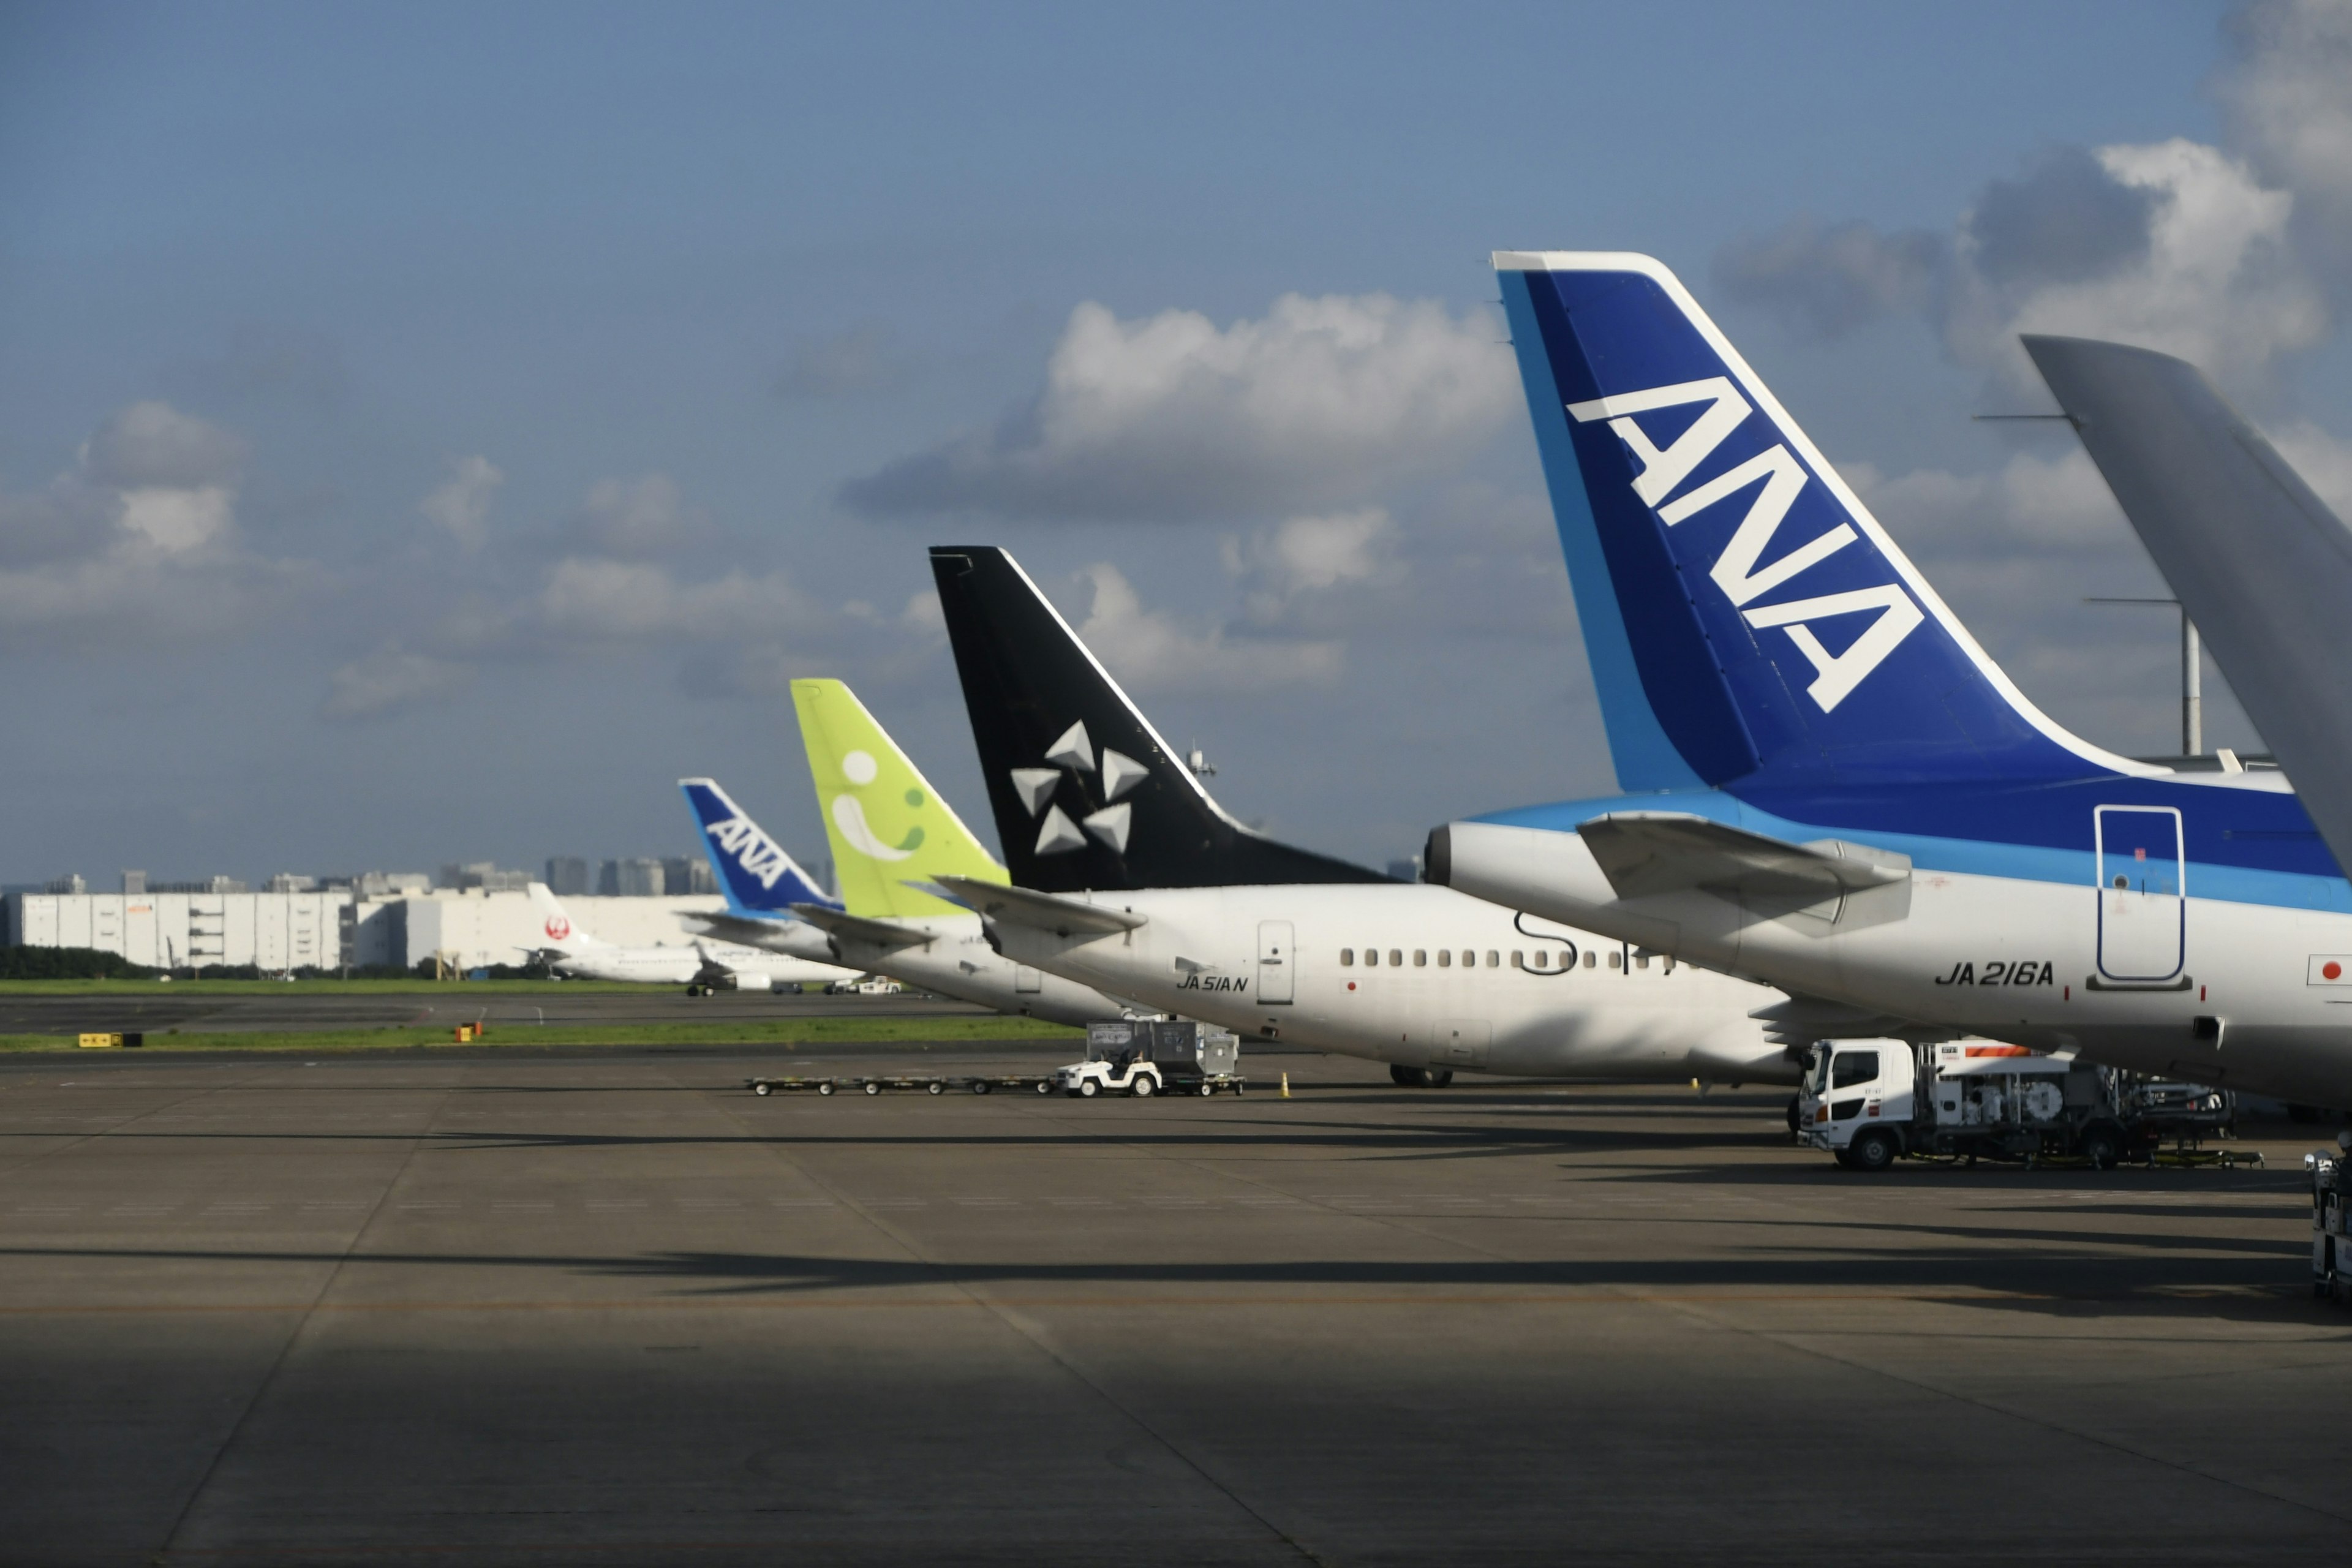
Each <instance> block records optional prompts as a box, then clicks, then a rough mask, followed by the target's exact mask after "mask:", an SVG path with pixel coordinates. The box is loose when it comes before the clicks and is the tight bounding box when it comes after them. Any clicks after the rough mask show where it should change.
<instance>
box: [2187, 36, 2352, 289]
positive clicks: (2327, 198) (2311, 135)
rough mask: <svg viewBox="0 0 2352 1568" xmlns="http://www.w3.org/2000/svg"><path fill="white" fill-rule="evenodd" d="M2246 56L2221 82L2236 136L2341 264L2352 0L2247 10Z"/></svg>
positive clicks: (2349, 201) (2350, 175)
mask: <svg viewBox="0 0 2352 1568" xmlns="http://www.w3.org/2000/svg"><path fill="white" fill-rule="evenodd" d="M2231 30H2232V31H2233V32H2234V33H2235V35H2236V37H2237V43H2238V49H2239V58H2238V59H2237V61H2236V62H2235V63H2234V64H2233V65H2232V66H2231V68H2229V69H2228V70H2226V71H2225V72H2224V73H2223V74H2222V76H2221V81H2220V84H2219V86H2220V89H2221V100H2222V103H2223V105H2224V106H2225V107H2226V108H2227V109H2228V110H2229V111H2230V117H2231V132H2232V140H2233V141H2234V142H2236V143H2237V144H2238V145H2239V146H2242V147H2243V148H2244V149H2246V151H2247V152H2248V153H2249V155H2250V156H2252V159H2253V160H2254V162H2255V163H2256V165H2257V166H2258V167H2259V168H2261V169H2262V170H2263V173H2264V174H2266V175H2268V176H2269V177H2270V178H2271V179H2273V181H2275V182H2276V183H2277V184H2281V185H2283V186H2284V187H2285V188H2286V189H2288V190H2291V191H2293V192H2294V194H2295V198H2296V201H2297V204H2298V205H2299V207H2300V209H2301V210H2300V214H2299V216H2301V217H2302V218H2303V219H2304V220H2305V226H2308V227H2309V228H2311V229H2314V230H2315V231H2316V238H2317V240H2318V243H2319V245H2320V246H2321V247H2323V248H2325V249H2327V250H2331V251H2332V252H2333V253H2334V256H2335V258H2336V260H2337V261H2339V262H2340V261H2343V260H2345V259H2347V258H2352V0H2266V3H2263V4H2258V5H2246V6H2243V7H2242V8H2241V9H2240V11H2239V12H2238V14H2237V16H2235V17H2234V18H2233V21H2232V28H2231Z"/></svg>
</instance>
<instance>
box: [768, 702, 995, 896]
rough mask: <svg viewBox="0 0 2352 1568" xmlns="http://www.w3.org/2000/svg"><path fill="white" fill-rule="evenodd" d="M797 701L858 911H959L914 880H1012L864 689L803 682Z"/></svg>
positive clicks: (844, 878) (837, 857) (842, 878)
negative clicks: (893, 734)
mask: <svg viewBox="0 0 2352 1568" xmlns="http://www.w3.org/2000/svg"><path fill="white" fill-rule="evenodd" d="M793 707H794V708H795V709H797V710H799V712H800V716H801V740H802V741H803V743H805V744H806V745H807V747H808V760H809V777H810V779H811V780H812V781H813V782H814V784H815V785H816V805H817V810H818V811H819V812H820V813H822V814H823V815H824V832H825V837H826V839H827V841H828V842H829V843H830V844H831V845H832V847H833V868H834V876H835V879H836V880H837V881H838V883H839V885H840V888H841V900H842V902H843V904H844V905H845V906H846V907H847V909H848V911H849V912H850V913H851V914H853V915H868V916H872V917H875V918H877V919H890V918H893V917H898V918H904V917H908V916H916V915H942V914H955V913H959V912H961V911H960V910H958V909H957V907H956V906H955V905H953V904H950V903H947V902H945V901H943V900H940V899H937V898H934V897H932V896H931V895H930V894H929V893H924V892H919V891H917V890H916V889H913V888H910V887H908V885H907V884H908V883H909V882H927V881H929V880H930V879H932V878H934V877H941V876H952V877H971V878H975V879H980V880H983V881H990V882H1002V881H1003V880H1005V874H1004V868H1003V867H1002V866H999V865H998V864H997V863H996V859H995V858H994V857H993V856H992V855H990V854H989V852H988V850H987V847H985V846H983V845H982V843H981V842H980V840H979V839H977V838H974V837H972V836H971V829H970V828H969V827H966V826H964V825H963V820H962V818H961V817H959V816H956V814H955V811H954V809H953V808H952V807H950V805H948V803H947V802H945V801H943V800H941V799H940V797H939V795H938V794H937V792H935V791H934V790H933V789H932V788H931V784H930V781H929V779H926V778H925V777H923V775H922V773H921V772H920V770H919V769H918V768H917V767H916V766H915V764H914V763H911V762H909V761H908V759H907V753H906V752H902V751H900V750H899V749H898V742H896V741H893V740H892V739H890V737H889V735H888V734H887V732H886V731H884V730H883V728H882V726H881V725H879V724H877V723H876V722H875V721H874V715H873V714H871V713H868V712H867V711H866V704H864V703H863V702H860V701H859V700H857V694H856V692H853V691H852V690H850V689H849V688H848V687H846V686H845V685H843V684H842V683H841V682H840V681H838V680H795V681H793Z"/></svg>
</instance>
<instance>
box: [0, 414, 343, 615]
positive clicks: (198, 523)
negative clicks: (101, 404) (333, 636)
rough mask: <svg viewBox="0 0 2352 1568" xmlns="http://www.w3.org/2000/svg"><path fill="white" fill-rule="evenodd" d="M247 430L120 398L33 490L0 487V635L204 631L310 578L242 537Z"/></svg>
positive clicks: (249, 611) (299, 567)
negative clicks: (69, 462)
mask: <svg viewBox="0 0 2352 1568" xmlns="http://www.w3.org/2000/svg"><path fill="white" fill-rule="evenodd" d="M245 458H246V447H245V443H244V442H243V441H242V440H241V439H239V438H238V437H236V436H235V435H234V434H232V433H230V432H229V431H226V430H224V429H222V428H221V427H220V426H216V425H213V424H210V423H208V422H207V421H205V420H203V419H199V418H197V417H195V416H193V415H188V414H184V413H182V412H181V411H179V410H178V409H176V408H173V406H171V405H169V404H165V403H158V402H142V403H134V404H131V405H128V406H126V407H124V408H122V409H121V410H120V411H118V412H117V413H115V414H114V415H112V416H110V417H109V418H108V419H107V420H106V421H105V422H104V423H103V424H102V425H100V426H99V428H98V430H97V431H96V432H95V433H94V434H92V435H91V437H90V438H89V440H88V441H86V442H84V443H83V444H82V447H81V448H80V450H79V453H78V454H77V457H76V461H75V463H74V466H73V467H72V468H69V469H68V470H67V471H66V472H64V473H61V474H59V475H58V476H57V477H56V478H55V479H53V480H51V481H50V483H49V484H48V485H47V487H46V488H44V489H41V490H39V491H37V492H36V493H34V494H31V495H26V496H11V495H5V494H0V637H10V636H14V635H23V634H32V633H39V634H43V635H47V636H56V635H59V634H66V635H73V634H79V633H82V632H88V631H90V630H92V629H94V628H96V627H98V626H105V627H106V628H107V635H108V637H109V639H110V641H112V642H113V643H115V644H117V645H121V644H123V643H129V642H137V641H145V640H152V639H153V638H157V637H178V636H189V635H200V634H207V633H215V632H219V631H223V630H226V629H230V628H234V627H236V626H238V625H240V624H241V623H242V622H243V621H244V620H245V619H246V617H247V616H248V615H249V614H250V613H251V612H252V610H253V609H255V608H256V607H257V605H259V604H260V603H261V602H262V601H263V600H265V599H267V598H268V597H270V596H272V595H276V594H278V593H281V592H284V591H286V590H288V588H289V586H290V585H291V584H294V583H296V582H298V581H299V582H311V581H313V580H314V579H315V575H316V574H315V573H312V572H310V571H309V570H308V569H306V568H303V567H301V566H299V565H296V564H293V563H284V562H272V561H265V560H261V559H258V558H257V557H255V556H252V555H250V554H248V553H247V552H245V551H244V550H243V549H242V548H240V546H239V544H238V542H237V539H236V493H237V485H238V481H239V476H240V474H241V471H242V469H243V467H244V463H245Z"/></svg>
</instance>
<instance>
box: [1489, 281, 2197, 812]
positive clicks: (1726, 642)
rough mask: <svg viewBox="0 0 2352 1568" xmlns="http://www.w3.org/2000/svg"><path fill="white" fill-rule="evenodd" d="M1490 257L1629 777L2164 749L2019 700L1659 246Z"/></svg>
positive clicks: (1969, 772)
mask: <svg viewBox="0 0 2352 1568" xmlns="http://www.w3.org/2000/svg"><path fill="white" fill-rule="evenodd" d="M1495 268H1496V274H1497V276H1498V278H1499V280H1500V282H1501V286H1502V294H1503V302H1504V307H1505V309H1506V310H1507V313H1508V314H1509V317H1510V322H1511V339H1512V342H1513V345H1514V346H1515V347H1516V349H1517V353H1518V361H1519V371H1520V375H1521V377H1522V379H1523V381H1524V382H1525V384H1526V386H1527V393H1528V407H1529V410H1530V412H1531V413H1532V414H1533V415H1534V417H1535V427H1536V441H1537V446H1538V448H1539V449H1540V451H1541V454H1542V458H1543V464H1544V475H1545V479H1546V481H1547V483H1548V484H1549V489H1550V490H1551V498H1552V510H1553V513H1554V517H1555V520H1556V521H1557V522H1558V524H1559V534H1560V543H1561V547H1562V549H1563V551H1564V552H1566V554H1567V557H1568V568H1569V576H1570V580H1571V583H1572V584H1573V587H1574V590H1575V593H1576V605H1577V614H1578V616H1579V619H1580V621H1581V623H1582V626H1583V630H1584V639H1585V647H1586V651H1587V652H1588V654H1589V655H1590V657H1591V666H1592V672H1593V679H1594V682H1595V684H1596V685H1597V687H1598V688H1599V690H1600V696H1601V712H1602V717H1603V721H1604V722H1605V723H1606V725H1607V728H1608V732H1609V745H1610V752H1611V755H1612V760H1613V761H1614V763H1615V764H1616V768H1617V775H1618V783H1619V785H1620V787H1621V788H1622V789H1624V790H1626V791H1627V792H1628V793H1633V792H1641V791H1650V790H1664V789H1675V788H1687V787H1692V786H1695V785H1698V784H1727V783H1729V782H1731V781H1733V780H1737V779H1742V778H1748V777H1750V776H1751V775H1753V776H1758V777H1759V779H1761V780H1778V779H1789V780H1790V781H1791V782H1793V781H1795V780H1798V779H1804V778H1810V779H1811V780H1814V781H1817V782H1831V781H1834V780H1840V779H1863V778H1874V779H1887V778H1900V777H1916V776H1929V775H1932V776H1936V777H1941V778H1950V777H1953V776H1955V775H1956V774H1957V775H1960V776H1980V777H1988V778H1990V777H2019V776H2024V777H2032V776H2042V775H2067V774H2079V773H2083V772H2084V770H2085V765H2086V764H2088V765H2090V766H2094V767H2098V768H2106V769H2110V770H2113V771H2116V772H2123V773H2146V772H2148V771H2150V770H2149V769H2148V768H2147V766H2145V765H2144V764H2140V763H2133V762H2131V761H2129V760H2128V759H2126V758H2122V757H2116V756H2113V755H2111V754H2109V753H2107V752H2103V751H2100V750H2098V749H2097V748H2095V747H2093V746H2091V745H2089V744H2088V743H2086V742H2083V741H2081V740H2079V739H2078V738H2076V737H2075V736H2074V735H2072V734H2069V733H2068V732H2067V731H2064V730H2063V729H2062V728H2060V727H2059V726H2058V725H2057V724H2056V723H2055V722H2054V721H2052V720H2050V719H2049V718H2048V717H2046V716H2045V715H2044V714H2042V712H2041V710H2038V709H2036V708H2035V707H2034V706H2033V704H2032V703H2031V702H2030V701H2028V700H2026V699H2025V697H2024V695H2023V694H2022V693H2021V692H2020V691H2019V690H2018V689H2017V688H2016V687H2015V686H2014V685H2013V684H2012V683H2011V681H2010V679H2009V678H2008V677H2007V676H2006V675H2004V674H2002V673H2001V671H2000V668H1998V667H1997V666H1996V665H1994V663H1993V662H1992V660H1991V659H1990V658H1988V657H1987V656H1986V654H1985V652H1984V650H1983V649H1982V648H1980V647H1978V646H1977V643H1976V641H1975V639H1974V638H1972V637H1969V633H1968V631H1967V630H1966V629H1965V628H1964V627H1963V626H1961V625H1960V623H1959V622H1958V619H1957V618H1955V617H1954V616H1953V615H1952V613H1951V611H1950V610H1949V609H1948V608H1947V607H1946V606H1945V605H1944V603H1943V601H1942V600H1941V599H1939V598H1938V597H1937V595H1936V593H1935V590H1934V589H1932V588H1930V587H1929V586H1928V585H1927V582H1926V580H1925V579H1923V578H1922V577H1921V576H1920V575H1919V574H1918V572H1917V570H1916V568H1915V567H1914V566H1913V565H1912V564H1911V563H1910V562H1909V561H1908V560H1907V559H1906V557H1905V556H1904V554H1903V552H1902V551H1901V550H1900V549H1899V548H1898V547H1897V546H1896V545H1895V542H1894V541H1893V540H1892V539H1891V538H1889V537H1888V536H1887V534H1886V532H1885V530H1884V529H1882V528H1881V527H1880V526H1879V525H1878V522H1877V520H1876V519H1874V518H1873V517H1872V516H1871V515H1870V512H1869V510H1868V509H1866V508H1865V507H1864V505H1863V504H1862V501H1861V500H1860V498H1859V497H1857V496H1856V495H1855V494H1854V493H1853V490H1852V489H1850V488H1849V487H1848V486H1847V485H1846V483H1845V481H1844V480H1843V479H1841V478H1839V476H1838V474H1837V471H1836V470H1835V469H1833V468H1831V467H1830V465H1829V463H1828V462H1827V461H1826V460H1825V459H1824V458H1822V455H1821V453H1820V452H1819V451H1818V450H1817V449H1815V447H1813V444H1812V443H1811V441H1810V440H1808V439H1807V438H1806V437H1805V434H1804V432H1803V431H1802V430H1801V429H1799V428H1798V427H1797V425H1796V422H1795V421H1794V420H1792V419H1791V418H1790V416H1789V414H1788V411H1787V410H1785V409H1783V408H1782V407H1781V406H1780V402H1779V400H1778V399H1776V398H1774V397H1773V395H1772V394H1771V392H1770V391H1769V389H1768V388H1767V387H1766V386H1765V385H1764V384H1763V383H1762V382H1761V381H1760V380H1759V379H1758V377H1757V375H1756V373H1755V372H1754V371H1753V370H1751V369H1750V368H1749V367H1748V363H1747V362H1746V361H1745V360H1744V359H1742V358H1741V357H1740V356H1739V353H1738V351H1737V350H1736V349H1734V348H1733V347H1732V346H1731V343H1730V342H1729V341H1728V340H1727V339H1726V338H1725V337H1724V335H1723V333H1722V332H1721V331H1719V330H1718V329H1717V327H1716V325H1715V323H1714V322H1713V321H1710V320H1708V319H1707V316H1706V312H1705V311H1704V310H1700V309H1699V306H1698V302H1697V301H1696V300H1694V299H1692V298H1691V296H1690V293H1689V291H1688V290H1686V289H1684V287H1683V286H1682V284H1681V282H1680V281H1679V280H1678V279H1676V278H1675V275H1674V274H1673V273H1672V272H1671V271H1669V270H1667V268H1665V267H1664V266H1663V265H1662V264H1660V263H1659V262H1657V261H1654V260H1653V259H1652V258H1649V257H1646V256H1633V255H1622V254H1611V253H1600V252H1583V251H1547V252H1530V251H1498V252H1496V255H1495Z"/></svg>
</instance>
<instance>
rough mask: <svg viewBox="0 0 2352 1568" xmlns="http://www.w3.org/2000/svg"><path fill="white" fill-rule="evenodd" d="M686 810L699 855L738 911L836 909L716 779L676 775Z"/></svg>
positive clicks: (779, 912)
mask: <svg viewBox="0 0 2352 1568" xmlns="http://www.w3.org/2000/svg"><path fill="white" fill-rule="evenodd" d="M677 787H678V788H679V789H680V790H682V791H684V792H685V794H686V804H687V808H688V810H690V811H692V812H693V813H694V825H695V826H696V827H697V828H698V830H699V831H700V832H701V834H702V849H703V853H704V854H706V855H708V856H709V857H710V867H711V869H712V870H714V871H716V872H718V873H719V886H720V887H721V888H724V889H726V890H727V907H728V908H729V909H730V910H733V911H734V912H735V913H737V914H739V915H770V916H779V915H782V914H784V913H785V912H786V911H787V910H790V909H791V908H792V907H793V905H794V904H823V905H824V906H825V907H827V908H828V909H838V908H840V907H841V905H840V901H839V900H836V899H834V898H832V897H831V896H829V895H828V894H827V893H826V892H825V890H824V889H822V888H820V887H818V886H817V885H816V883H815V882H814V880H812V879H810V877H809V874H808V873H807V872H805V871H803V870H802V869H801V868H800V867H799V865H798V864H797V863H795V862H794V861H793V858H792V857H791V856H790V855H788V854H786V853H785V852H784V848H783V846H782V845H780V844H778V843H777V842H776V841H775V840H774V839H772V838H771V837H768V836H767V835H766V834H765V833H763V832H761V830H760V825H759V824H758V823H756V822H754V821H752V820H751V816H750V814H749V813H747V812H745V811H744V809H743V808H742V807H741V806H740V805H736V804H735V802H734V801H733V800H732V799H730V797H729V796H728V794H727V792H726V791H725V790H723V789H720V788H719V781H718V780H716V779H680V780H678V781H677Z"/></svg>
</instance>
